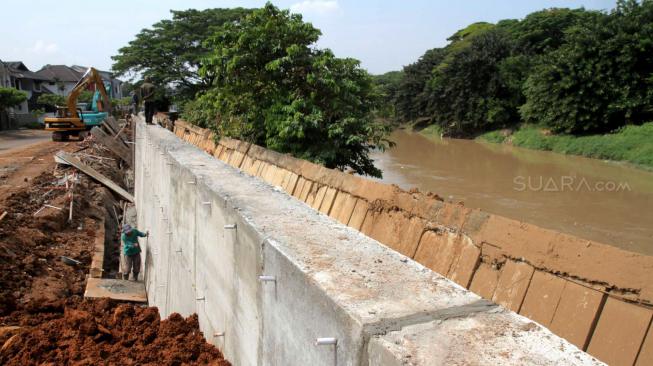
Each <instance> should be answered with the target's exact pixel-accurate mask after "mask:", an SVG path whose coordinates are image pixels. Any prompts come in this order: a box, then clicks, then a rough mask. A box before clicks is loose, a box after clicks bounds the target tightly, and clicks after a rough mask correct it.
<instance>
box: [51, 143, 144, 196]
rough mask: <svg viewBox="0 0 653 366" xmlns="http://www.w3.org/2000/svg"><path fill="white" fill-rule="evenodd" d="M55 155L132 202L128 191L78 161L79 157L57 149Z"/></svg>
mask: <svg viewBox="0 0 653 366" xmlns="http://www.w3.org/2000/svg"><path fill="white" fill-rule="evenodd" d="M56 156H57V157H58V158H60V159H61V160H63V161H65V162H67V163H68V164H70V165H72V166H74V167H75V168H77V169H79V170H81V171H82V172H83V173H85V174H87V175H89V176H90V177H91V178H93V179H95V180H97V181H98V182H100V183H101V184H103V185H105V186H106V187H107V188H109V189H111V190H112V191H114V192H116V193H117V194H119V195H120V196H121V197H122V198H124V199H125V200H127V201H129V202H131V203H133V202H134V196H132V195H131V194H130V193H129V192H127V191H125V190H124V189H122V187H120V186H119V185H117V184H116V183H114V182H113V181H111V179H109V178H107V177H105V176H104V175H102V174H100V172H98V171H97V170H95V169H93V168H91V167H90V166H88V165H86V164H84V163H82V162H81V161H79V159H77V158H76V157H74V156H73V155H72V154H69V153H67V152H65V151H59V152H58V153H57V154H56Z"/></svg>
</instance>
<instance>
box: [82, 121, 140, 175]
mask: <svg viewBox="0 0 653 366" xmlns="http://www.w3.org/2000/svg"><path fill="white" fill-rule="evenodd" d="M91 135H93V137H95V139H96V140H97V141H98V142H99V143H101V144H103V145H104V146H106V147H108V148H109V150H111V151H112V152H113V153H114V154H116V155H118V156H119V157H120V158H121V159H122V160H124V161H125V162H126V163H127V164H129V165H130V166H131V165H132V152H131V150H130V149H129V148H128V147H127V145H125V144H124V143H122V142H120V141H117V140H115V139H113V138H112V137H111V136H109V135H107V134H106V132H104V131H102V129H101V128H98V127H93V129H92V130H91Z"/></svg>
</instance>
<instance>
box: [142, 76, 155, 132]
mask: <svg viewBox="0 0 653 366" xmlns="http://www.w3.org/2000/svg"><path fill="white" fill-rule="evenodd" d="M144 81H145V82H144V83H143V85H141V98H142V99H143V104H144V105H145V122H146V123H148V124H152V118H153V117H154V91H155V87H154V84H152V82H151V80H150V78H149V77H147V76H146V77H145V80H144Z"/></svg>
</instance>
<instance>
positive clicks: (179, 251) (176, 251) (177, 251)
mask: <svg viewBox="0 0 653 366" xmlns="http://www.w3.org/2000/svg"><path fill="white" fill-rule="evenodd" d="M181 252H183V250H182V249H177V250H175V253H181Z"/></svg>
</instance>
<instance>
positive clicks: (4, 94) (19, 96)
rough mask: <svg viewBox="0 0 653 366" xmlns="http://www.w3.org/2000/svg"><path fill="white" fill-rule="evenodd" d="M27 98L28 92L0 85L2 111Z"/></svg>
mask: <svg viewBox="0 0 653 366" xmlns="http://www.w3.org/2000/svg"><path fill="white" fill-rule="evenodd" d="M26 100H27V93H26V92H24V91H22V90H17V89H14V88H1V87H0V111H3V110H5V109H7V108H10V107H14V106H16V105H18V104H20V103H22V102H24V101H26Z"/></svg>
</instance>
